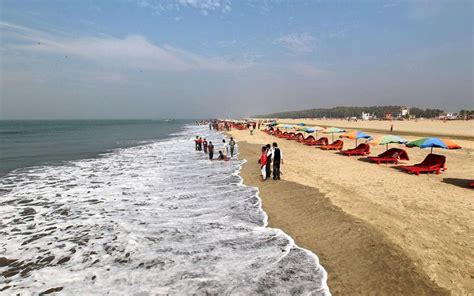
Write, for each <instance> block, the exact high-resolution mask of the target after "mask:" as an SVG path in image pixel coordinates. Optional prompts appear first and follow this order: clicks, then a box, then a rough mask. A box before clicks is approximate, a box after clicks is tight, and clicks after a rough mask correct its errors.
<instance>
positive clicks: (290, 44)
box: [275, 33, 316, 54]
mask: <svg viewBox="0 0 474 296" xmlns="http://www.w3.org/2000/svg"><path fill="white" fill-rule="evenodd" d="M315 41H316V39H315V38H314V37H313V36H312V35H311V34H309V33H291V34H288V35H285V36H282V37H280V38H278V39H276V40H275V43H277V44H280V45H282V46H283V47H284V48H286V49H287V50H289V51H290V52H292V53H293V54H305V53H311V52H313V51H314V48H315Z"/></svg>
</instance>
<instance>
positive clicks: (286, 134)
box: [276, 132, 288, 139]
mask: <svg viewBox="0 0 474 296" xmlns="http://www.w3.org/2000/svg"><path fill="white" fill-rule="evenodd" d="M276 136H277V137H278V138H282V139H284V138H286V137H287V136H288V132H283V133H279V134H277V135H276Z"/></svg>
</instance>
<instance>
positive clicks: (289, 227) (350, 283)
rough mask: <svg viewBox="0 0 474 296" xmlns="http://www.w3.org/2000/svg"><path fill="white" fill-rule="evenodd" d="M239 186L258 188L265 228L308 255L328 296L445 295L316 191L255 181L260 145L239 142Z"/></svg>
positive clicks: (396, 250) (285, 183)
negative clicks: (323, 276) (323, 274)
mask: <svg viewBox="0 0 474 296" xmlns="http://www.w3.org/2000/svg"><path fill="white" fill-rule="evenodd" d="M238 145H239V155H238V156H239V159H246V160H247V161H246V162H245V163H244V164H243V165H242V169H241V172H240V174H241V177H242V179H243V181H244V184H246V185H248V186H254V187H258V188H259V196H260V198H261V200H262V208H263V210H264V211H265V212H266V213H267V215H268V226H269V227H275V228H279V229H281V230H283V231H284V232H285V233H287V234H288V235H289V236H291V237H292V238H293V239H294V241H295V243H296V244H297V245H298V246H299V247H302V248H305V249H307V250H310V251H311V252H313V253H314V254H315V255H316V256H317V257H318V258H319V262H320V264H321V265H322V266H323V267H324V268H325V269H326V271H327V273H328V286H329V288H330V291H331V293H332V294H333V295H349V294H351V295H373V294H376V295H381V294H384V295H390V294H391V295H394V294H402V295H449V292H448V291H447V290H446V289H443V288H440V287H439V286H437V285H436V284H435V283H433V282H432V281H431V280H430V279H429V278H428V276H427V275H426V274H425V273H424V272H423V271H422V270H421V269H420V268H419V267H417V266H416V265H415V263H414V262H413V261H412V260H410V259H409V258H408V256H406V255H405V253H404V251H403V250H402V249H400V248H399V247H397V246H396V245H395V244H393V243H392V242H390V241H389V240H388V239H387V238H386V237H385V236H384V235H383V233H381V232H379V231H377V230H376V229H374V228H373V227H371V226H370V225H369V224H367V223H366V222H364V221H362V220H360V219H357V218H356V217H354V216H352V215H350V214H348V213H346V212H344V211H343V210H342V209H341V208H339V207H337V206H335V205H334V204H332V203H331V201H330V200H329V199H328V198H327V197H326V196H325V195H324V194H323V193H321V192H320V191H319V190H318V189H316V188H313V187H309V186H305V185H302V184H298V183H294V182H291V181H287V180H283V179H282V180H280V181H277V182H275V181H273V180H267V181H266V182H261V181H260V175H259V170H258V164H257V161H256V160H257V159H258V155H259V154H258V153H259V147H260V146H259V145H256V144H249V143H247V142H245V141H238Z"/></svg>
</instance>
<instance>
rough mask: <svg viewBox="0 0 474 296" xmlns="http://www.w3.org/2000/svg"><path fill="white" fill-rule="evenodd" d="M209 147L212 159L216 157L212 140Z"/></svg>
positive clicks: (210, 158)
mask: <svg viewBox="0 0 474 296" xmlns="http://www.w3.org/2000/svg"><path fill="white" fill-rule="evenodd" d="M207 149H208V150H209V160H212V158H213V157H214V145H212V141H209V145H208V146H207Z"/></svg>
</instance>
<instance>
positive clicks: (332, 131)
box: [324, 127, 346, 142]
mask: <svg viewBox="0 0 474 296" xmlns="http://www.w3.org/2000/svg"><path fill="white" fill-rule="evenodd" d="M345 131H346V130H343V129H341V128H338V127H330V128H328V129H326V130H325V131H324V132H325V133H326V134H331V135H332V141H333V142H334V134H336V133H343V132H345Z"/></svg>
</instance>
